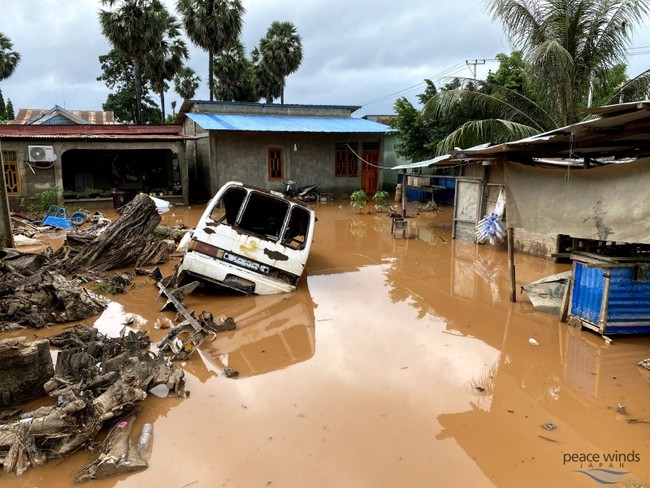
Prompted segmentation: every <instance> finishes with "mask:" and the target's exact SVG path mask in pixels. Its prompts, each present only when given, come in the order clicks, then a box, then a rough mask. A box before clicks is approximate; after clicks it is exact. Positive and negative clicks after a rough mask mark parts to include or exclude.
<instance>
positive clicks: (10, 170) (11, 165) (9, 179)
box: [2, 151, 20, 195]
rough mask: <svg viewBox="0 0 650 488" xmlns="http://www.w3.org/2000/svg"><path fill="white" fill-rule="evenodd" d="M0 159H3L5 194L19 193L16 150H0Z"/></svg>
mask: <svg viewBox="0 0 650 488" xmlns="http://www.w3.org/2000/svg"><path fill="white" fill-rule="evenodd" d="M2 159H3V161H4V171H5V183H6V184H7V194H8V195H20V174H19V173H18V161H17V158H16V151H2Z"/></svg>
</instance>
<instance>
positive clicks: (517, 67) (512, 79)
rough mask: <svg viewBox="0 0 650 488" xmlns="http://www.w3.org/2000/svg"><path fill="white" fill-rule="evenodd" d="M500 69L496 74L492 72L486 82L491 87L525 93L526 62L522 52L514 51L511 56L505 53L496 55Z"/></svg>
mask: <svg viewBox="0 0 650 488" xmlns="http://www.w3.org/2000/svg"><path fill="white" fill-rule="evenodd" d="M496 59H497V61H499V68H498V69H497V70H496V72H494V73H492V71H490V72H489V73H488V75H487V78H486V81H487V82H488V83H489V84H491V85H499V86H502V87H504V88H507V89H508V90H512V91H515V92H519V93H522V94H523V93H524V85H525V83H526V72H525V66H526V65H525V62H524V59H523V53H522V52H521V51H513V52H512V53H511V54H510V56H508V55H507V54H504V53H499V54H497V55H496Z"/></svg>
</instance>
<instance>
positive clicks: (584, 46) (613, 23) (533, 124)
mask: <svg viewBox="0 0 650 488" xmlns="http://www.w3.org/2000/svg"><path fill="white" fill-rule="evenodd" d="M486 4H487V8H488V11H489V12H490V13H491V14H492V17H493V19H494V20H495V21H500V22H501V23H502V24H503V27H504V31H505V34H506V36H507V37H508V38H509V40H510V42H511V44H512V46H513V47H514V48H515V49H516V50H519V51H521V52H522V54H523V56H522V61H523V68H524V73H525V80H524V90H523V92H521V91H518V89H510V88H508V87H507V86H500V85H497V84H495V83H494V81H495V80H494V79H493V80H491V81H492V83H484V84H483V88H484V89H482V90H478V91H476V92H474V93H473V94H469V93H467V92H464V91H462V90H461V91H459V92H456V93H445V94H443V93H441V94H439V95H437V96H436V97H435V98H434V99H433V100H432V101H430V102H429V103H428V104H427V108H428V109H429V110H432V111H434V112H435V113H437V114H443V113H444V112H445V111H446V110H448V109H449V108H450V107H453V102H454V98H455V97H457V96H465V97H472V99H473V102H474V103H475V105H476V106H477V107H479V108H480V109H481V111H482V115H481V117H480V118H479V119H477V120H474V121H468V122H466V123H464V124H463V125H462V126H461V127H459V128H458V129H456V130H455V131H454V132H453V133H451V134H450V135H449V136H448V137H447V138H446V139H445V140H444V141H443V142H441V144H440V145H439V147H438V152H439V153H443V152H446V151H448V150H450V149H451V148H453V147H455V146H460V147H468V146H471V145H475V144H479V143H483V142H505V141H508V140H513V139H518V138H521V137H525V136H527V135H531V134H535V133H539V132H543V131H546V130H550V129H555V128H557V127H562V126H565V125H569V124H572V123H575V122H577V121H578V120H580V118H581V116H580V109H581V108H582V107H586V106H587V105H588V100H589V93H590V89H591V86H592V84H593V82H594V80H595V78H596V77H597V76H598V74H599V73H604V72H607V70H610V69H612V68H613V67H614V66H615V65H616V64H619V63H621V62H623V61H624V60H625V50H626V48H627V47H628V45H629V42H630V35H631V33H632V30H633V28H634V27H635V25H636V24H638V23H640V21H641V20H642V19H643V18H644V17H645V15H646V14H647V13H648V11H649V7H650V0H486ZM461 88H462V87H461ZM637 93H638V92H637Z"/></svg>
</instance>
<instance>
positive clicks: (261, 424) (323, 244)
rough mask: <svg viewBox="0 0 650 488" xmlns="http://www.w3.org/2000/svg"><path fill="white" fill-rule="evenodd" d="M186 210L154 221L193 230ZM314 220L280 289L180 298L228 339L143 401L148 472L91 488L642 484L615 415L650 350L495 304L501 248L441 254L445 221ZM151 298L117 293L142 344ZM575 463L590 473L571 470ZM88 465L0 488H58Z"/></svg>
mask: <svg viewBox="0 0 650 488" xmlns="http://www.w3.org/2000/svg"><path fill="white" fill-rule="evenodd" d="M201 210H202V209H200V208H192V209H172V211H171V212H169V213H168V214H166V215H165V219H166V220H167V221H168V222H169V223H175V221H177V220H182V221H185V222H186V223H187V224H188V225H192V224H193V222H194V221H195V220H194V221H193V220H192V219H198V216H199V214H200V212H201ZM316 211H317V216H318V223H317V228H316V235H315V241H314V245H313V247H312V254H311V256H310V259H309V261H308V263H307V269H306V275H305V276H304V277H303V280H302V282H301V283H300V286H299V288H298V290H297V291H296V292H295V293H291V294H288V295H277V296H265V297H253V296H235V295H214V294H208V293H205V294H201V293H198V294H193V295H191V296H189V297H187V299H186V300H185V303H186V305H187V306H188V308H189V309H194V310H196V311H200V310H206V311H209V312H211V313H213V314H214V316H215V317H219V316H222V315H223V316H232V317H234V319H235V321H236V323H237V325H238V328H237V329H236V330H234V331H231V332H227V333H223V334H219V336H218V337H217V339H216V340H215V341H214V342H211V343H208V342H206V343H204V345H203V346H202V347H201V350H200V354H195V355H194V356H192V357H191V358H190V359H189V360H188V361H187V362H186V363H184V365H183V366H184V369H185V372H186V377H187V385H186V388H187V390H188V391H189V392H190V395H189V397H187V398H185V399H182V400H181V399H176V398H174V399H171V398H157V397H154V396H151V397H150V398H148V399H147V400H146V401H145V402H143V404H142V410H141V412H140V414H139V418H138V422H141V423H144V422H153V423H154V430H155V441H154V447H153V452H152V457H151V461H150V467H149V469H147V470H146V471H143V472H140V473H136V474H133V475H130V476H129V475H124V476H121V477H118V478H114V479H109V480H101V481H96V482H93V485H94V486H98V487H109V486H111V487H112V486H116V487H120V488H127V487H132V486H133V487H136V486H144V485H154V484H155V485H158V486H169V487H179V488H181V487H186V486H192V487H214V486H224V487H254V486H259V487H265V486H280V487H307V486H308V487H316V488H319V487H328V488H330V487H333V486H336V487H370V486H372V487H395V486H409V487H431V486H457V485H463V486H476V487H483V486H485V487H489V486H498V487H519V486H526V485H528V486H585V487H589V486H592V487H593V486H598V485H599V483H598V482H597V481H595V480H594V479H593V478H590V477H589V476H587V475H586V474H584V473H583V472H580V471H586V470H589V469H593V468H607V469H610V470H615V471H617V472H619V473H625V474H621V475H615V476H617V477H618V478H617V481H618V482H620V484H621V486H637V485H635V483H644V484H647V483H648V480H649V479H650V446H649V439H650V430H649V429H650V425H649V424H647V423H636V424H634V423H629V422H627V419H629V418H636V419H648V418H650V405H649V402H648V394H649V392H650V390H649V389H650V385H648V382H647V381H646V380H645V378H644V376H643V375H642V374H640V372H639V370H638V368H637V363H638V362H639V361H640V360H642V359H645V358H646V357H649V356H650V347H649V346H650V338H648V337H646V336H641V337H626V338H620V339H618V338H616V339H615V340H614V342H612V343H611V344H607V343H605V341H604V340H603V339H602V338H600V337H599V336H597V335H595V334H593V333H591V332H588V331H580V330H576V329H573V328H570V327H568V326H567V325H566V324H564V323H560V322H559V321H558V320H557V318H555V317H553V316H551V315H547V314H542V313H538V312H535V311H534V310H533V308H532V306H531V305H530V303H529V302H528V300H527V298H526V296H525V294H520V293H518V294H517V298H518V300H519V301H518V302H517V303H515V304H512V303H510V302H509V300H508V296H507V295H508V270H507V260H506V253H505V251H504V250H503V249H500V248H495V247H491V246H477V245H474V244H471V243H466V242H461V241H455V240H452V239H451V232H450V221H451V214H450V211H449V209H445V211H443V212H442V213H441V214H438V215H433V214H421V215H419V216H417V217H416V218H413V219H409V235H410V236H411V238H410V239H394V238H393V237H392V236H391V232H390V230H391V222H390V219H389V218H388V217H387V216H386V215H385V214H377V213H372V214H369V215H368V214H360V213H358V212H356V211H355V210H353V209H352V208H351V207H349V206H348V205H347V203H346V202H343V204H342V205H340V202H337V203H335V204H329V205H320V206H318V207H317V209H316ZM176 262H177V259H176V260H175V261H173V262H172V263H169V264H168V265H167V266H166V271H167V272H170V270H171V269H173V266H174V265H175V264H176ZM516 265H517V283H518V285H521V284H525V283H529V282H532V281H534V280H536V279H539V278H541V277H543V276H547V275H550V274H553V273H556V272H559V271H563V270H564V269H567V266H566V265H557V264H555V263H553V262H552V261H547V260H542V259H538V258H533V257H530V256H523V255H516ZM156 296H157V289H156V287H155V286H154V285H153V282H151V280H149V279H148V278H146V277H138V278H137V279H136V285H135V287H134V288H133V289H132V290H131V291H130V292H129V293H128V294H127V295H124V296H117V297H113V298H114V299H115V301H117V302H119V304H120V305H121V306H122V307H123V310H124V312H125V313H132V314H135V315H137V317H138V318H139V320H138V321H137V324H136V325H137V327H140V328H144V329H146V330H148V331H149V332H150V334H151V336H152V339H153V340H154V341H157V340H160V339H161V338H162V336H163V335H164V332H165V331H163V330H157V329H155V328H154V326H153V324H154V323H155V321H156V319H157V318H159V317H161V316H162V315H165V314H169V315H166V316H170V317H171V316H172V315H171V313H170V312H165V313H164V314H161V313H160V312H159V309H160V307H161V306H162V303H163V302H162V300H158V301H157V300H156ZM140 318H141V319H140ZM56 332H57V328H56V327H54V328H53V329H52V331H51V332H50V333H56ZM531 339H534V341H531ZM225 366H229V367H232V368H235V369H237V370H239V372H240V376H239V377H238V378H236V379H229V378H226V377H225V376H223V375H222V374H221V370H222V369H223V368H224V367H225ZM619 404H624V405H625V407H626V410H627V415H626V416H623V415H621V414H619V413H617V407H618V405H619ZM550 426H552V427H550ZM136 427H137V426H136ZM587 454H591V455H592V456H591V459H594V457H593V454H598V456H599V459H600V461H599V462H598V463H597V464H593V463H592V464H591V465H590V464H589V463H587V462H579V460H580V459H582V458H581V456H583V457H584V456H585V455H587ZM630 454H632V455H631V456H628V457H626V455H630ZM574 455H575V456H574ZM567 456H568V457H567ZM605 457H608V458H610V459H611V458H616V462H608V463H606V464H603V460H604V458H605ZM91 458H92V456H91V454H89V453H87V452H81V453H77V454H76V455H74V456H72V457H71V458H70V459H68V460H65V461H63V462H50V463H48V464H47V465H46V466H44V467H41V468H38V469H34V470H32V471H30V472H28V473H27V474H26V475H24V476H23V477H22V478H18V479H15V478H12V477H9V476H7V475H3V476H0V482H2V484H3V486H24V487H27V486H52V487H62V486H71V485H72V480H73V478H74V474H75V473H76V471H77V470H78V469H79V468H80V467H81V466H82V465H84V464H86V463H87V462H89V460H90V459H91ZM621 459H622V461H621ZM591 474H593V472H592V473H591ZM610 476H614V475H610Z"/></svg>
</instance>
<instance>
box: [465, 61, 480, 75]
mask: <svg viewBox="0 0 650 488" xmlns="http://www.w3.org/2000/svg"><path fill="white" fill-rule="evenodd" d="M465 64H466V65H467V66H470V68H469V69H470V71H471V72H472V75H473V76H474V79H476V65H477V64H485V59H474V60H472V61H470V60H469V59H466V60H465Z"/></svg>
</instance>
